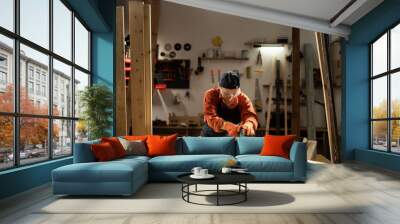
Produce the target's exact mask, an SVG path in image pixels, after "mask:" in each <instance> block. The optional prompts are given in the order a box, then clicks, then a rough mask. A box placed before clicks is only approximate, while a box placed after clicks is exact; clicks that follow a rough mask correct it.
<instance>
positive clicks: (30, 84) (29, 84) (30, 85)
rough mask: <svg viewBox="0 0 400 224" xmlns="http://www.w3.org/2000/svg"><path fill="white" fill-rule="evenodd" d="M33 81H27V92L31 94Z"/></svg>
mask: <svg viewBox="0 0 400 224" xmlns="http://www.w3.org/2000/svg"><path fill="white" fill-rule="evenodd" d="M33 91H34V90H33V82H28V92H29V94H33Z"/></svg>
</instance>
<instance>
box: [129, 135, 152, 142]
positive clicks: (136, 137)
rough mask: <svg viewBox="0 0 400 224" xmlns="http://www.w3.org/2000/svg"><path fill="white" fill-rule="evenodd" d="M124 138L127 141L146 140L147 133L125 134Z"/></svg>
mask: <svg viewBox="0 0 400 224" xmlns="http://www.w3.org/2000/svg"><path fill="white" fill-rule="evenodd" d="M124 139H126V140H128V141H146V139H147V135H127V136H124Z"/></svg>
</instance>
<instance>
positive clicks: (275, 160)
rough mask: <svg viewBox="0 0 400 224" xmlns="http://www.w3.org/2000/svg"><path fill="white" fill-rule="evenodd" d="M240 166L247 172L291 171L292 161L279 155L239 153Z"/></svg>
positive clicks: (237, 157)
mask: <svg viewBox="0 0 400 224" xmlns="http://www.w3.org/2000/svg"><path fill="white" fill-rule="evenodd" d="M236 159H237V160H238V162H239V165H240V167H242V168H247V169H248V171H249V172H292V171H293V163H292V161H290V160H288V159H285V158H283V157H279V156H260V155H239V156H236Z"/></svg>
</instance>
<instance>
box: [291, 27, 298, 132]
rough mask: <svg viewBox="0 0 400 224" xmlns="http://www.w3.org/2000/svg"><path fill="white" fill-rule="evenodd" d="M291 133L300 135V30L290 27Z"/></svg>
mask: <svg viewBox="0 0 400 224" xmlns="http://www.w3.org/2000/svg"><path fill="white" fill-rule="evenodd" d="M292 42H293V52H292V55H293V57H292V60H293V61H292V134H294V135H296V136H297V137H300V30H299V29H298V28H292Z"/></svg>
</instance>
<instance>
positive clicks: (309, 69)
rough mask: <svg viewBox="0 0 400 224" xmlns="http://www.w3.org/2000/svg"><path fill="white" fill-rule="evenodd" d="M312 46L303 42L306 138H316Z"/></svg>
mask: <svg viewBox="0 0 400 224" xmlns="http://www.w3.org/2000/svg"><path fill="white" fill-rule="evenodd" d="M314 56H315V53H314V47H313V45H311V44H304V68H305V78H306V96H307V108H306V111H307V138H308V139H310V140H315V139H316V131H315V125H314V101H315V90H314V72H313V69H314Z"/></svg>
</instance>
